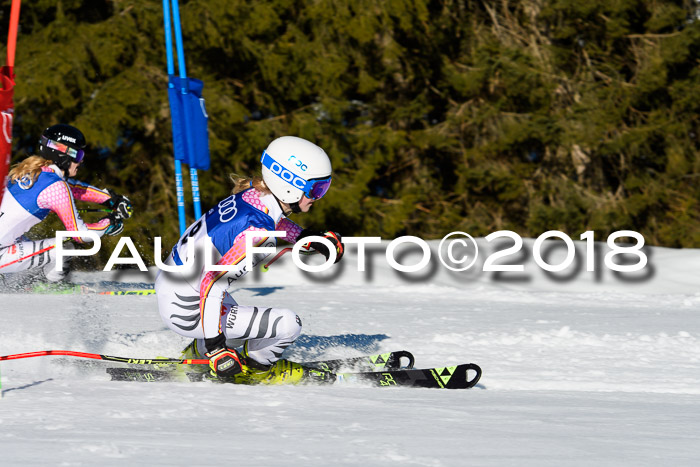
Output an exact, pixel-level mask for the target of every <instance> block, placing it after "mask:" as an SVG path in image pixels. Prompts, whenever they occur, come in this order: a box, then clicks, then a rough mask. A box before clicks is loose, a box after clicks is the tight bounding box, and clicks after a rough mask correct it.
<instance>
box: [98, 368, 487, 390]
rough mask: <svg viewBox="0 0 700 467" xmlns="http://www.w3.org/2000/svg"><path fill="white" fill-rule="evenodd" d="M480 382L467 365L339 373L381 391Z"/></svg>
mask: <svg viewBox="0 0 700 467" xmlns="http://www.w3.org/2000/svg"><path fill="white" fill-rule="evenodd" d="M107 373H109V374H110V375H111V377H112V381H138V382H145V383H152V382H157V381H205V380H210V379H211V377H210V376H209V374H208V373H193V372H179V371H164V370H142V369H133V368H107ZM479 378H481V368H479V366H478V365H476V364H474V363H466V364H462V365H455V366H448V367H441V368H426V369H403V370H388V371H377V372H363V373H338V374H337V380H336V383H340V384H345V383H351V384H352V383H360V384H370V385H372V386H377V387H391V386H405V387H419V388H445V389H468V388H471V387H474V386H475V385H476V383H477V382H478V381H479ZM214 381H216V379H214ZM219 382H220V381H219Z"/></svg>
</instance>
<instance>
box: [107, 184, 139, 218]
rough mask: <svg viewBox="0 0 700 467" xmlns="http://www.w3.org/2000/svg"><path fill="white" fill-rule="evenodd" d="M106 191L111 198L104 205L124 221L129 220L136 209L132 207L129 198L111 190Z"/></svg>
mask: <svg viewBox="0 0 700 467" xmlns="http://www.w3.org/2000/svg"><path fill="white" fill-rule="evenodd" d="M106 191H107V193H109V194H110V196H111V198H109V199H108V200H107V201H104V202H103V203H102V204H103V205H104V206H107V207H108V208H109V209H111V210H112V212H113V213H114V214H116V215H117V216H119V217H120V218H122V219H128V218H130V217H131V216H132V215H133V214H134V208H133V207H132V206H131V201H130V200H129V198H127V197H126V196H122V195H118V194H116V193H114V192H111V191H109V190H106Z"/></svg>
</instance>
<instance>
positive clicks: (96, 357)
mask: <svg viewBox="0 0 700 467" xmlns="http://www.w3.org/2000/svg"><path fill="white" fill-rule="evenodd" d="M47 355H64V356H68V357H79V358H92V359H94V360H105V361H108V362H118V363H131V364H135V365H154V364H172V365H208V364H209V360H206V359H203V358H202V359H189V358H186V359H180V358H130V357H112V356H109V355H100V354H96V353H87V352H75V351H73V350H42V351H39V352H27V353H18V354H14V355H0V361H2V360H18V359H20V358H31V357H45V356H47Z"/></svg>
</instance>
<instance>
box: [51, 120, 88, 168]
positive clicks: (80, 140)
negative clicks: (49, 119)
mask: <svg viewBox="0 0 700 467" xmlns="http://www.w3.org/2000/svg"><path fill="white" fill-rule="evenodd" d="M85 144H86V143H85V136H83V133H82V132H81V131H80V130H78V129H77V128H76V127H74V126H71V125H66V124H63V123H59V124H58V125H53V126H50V127H48V128H47V129H45V130H44V132H43V133H42V134H41V138H40V139H39V154H41V157H43V158H44V159H49V160H51V161H54V162H55V163H56V165H57V166H58V168H59V169H61V170H63V171H64V172H66V171H67V170H68V169H69V168H70V164H71V162H80V161H82V160H83V155H84V154H85V152H84V151H83V149H84V148H85Z"/></svg>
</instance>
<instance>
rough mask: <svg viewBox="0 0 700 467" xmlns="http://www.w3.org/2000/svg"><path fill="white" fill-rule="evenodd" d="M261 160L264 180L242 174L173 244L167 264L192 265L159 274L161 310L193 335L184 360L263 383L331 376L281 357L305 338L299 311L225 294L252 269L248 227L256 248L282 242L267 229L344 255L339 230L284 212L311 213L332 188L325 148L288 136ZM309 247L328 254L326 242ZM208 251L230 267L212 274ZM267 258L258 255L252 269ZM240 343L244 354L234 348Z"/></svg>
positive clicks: (172, 323)
mask: <svg viewBox="0 0 700 467" xmlns="http://www.w3.org/2000/svg"><path fill="white" fill-rule="evenodd" d="M261 163H262V178H259V177H256V178H252V179H237V180H236V186H235V188H234V194H233V195H231V196H229V197H228V198H226V199H223V200H222V201H221V202H219V203H218V204H217V205H216V206H214V207H213V208H212V209H210V210H209V211H208V212H207V213H206V214H205V215H204V216H202V217H201V218H200V219H198V220H197V221H196V222H195V223H194V224H192V225H191V226H189V228H188V229H187V230H186V231H185V233H184V234H183V236H182V237H181V238H180V240H179V241H178V242H177V244H176V245H175V246H174V247H173V249H172V252H171V253H170V255H169V257H168V259H167V260H166V262H165V264H166V265H168V266H176V265H177V266H182V265H185V264H186V261H187V264H190V262H191V261H194V263H193V264H192V265H191V266H189V267H188V266H184V267H183V268H182V269H181V270H180V271H178V272H166V271H163V270H161V271H159V272H158V276H157V277H156V283H155V289H156V293H157V297H158V308H159V311H160V315H161V317H162V319H163V321H164V322H165V323H166V324H167V326H168V327H169V328H170V329H172V330H173V331H175V332H176V333H178V334H180V335H183V336H186V337H192V338H194V339H195V340H194V341H193V342H192V344H190V345H189V346H188V347H187V348H186V349H185V351H184V353H185V358H202V356H204V355H205V356H206V357H207V358H209V360H210V367H211V370H212V372H213V373H215V374H216V375H218V376H223V377H233V378H234V379H235V380H237V381H241V382H260V383H265V384H277V383H296V382H298V381H301V380H302V379H304V378H312V379H316V380H324V379H328V378H330V375H329V374H328V373H327V372H323V371H319V370H316V369H310V368H305V367H303V366H302V365H300V364H298V363H294V362H289V361H287V360H280V357H281V355H282V352H284V349H285V348H287V347H288V346H289V345H291V344H292V343H293V342H294V341H295V340H296V338H297V337H299V334H300V332H301V319H300V318H299V316H297V315H296V314H295V313H294V312H293V311H291V310H288V309H284V308H268V307H257V306H242V305H239V304H237V303H236V301H235V300H234V298H233V297H232V296H231V295H230V294H229V293H228V292H227V289H228V288H229V287H231V285H232V284H233V283H234V282H235V281H236V280H237V279H239V278H240V277H241V276H243V275H244V274H246V273H248V272H249V271H248V270H247V267H246V263H247V261H246V254H247V253H246V248H245V243H246V241H245V235H246V234H247V233H248V232H260V234H259V235H255V236H254V237H253V245H254V246H274V245H276V238H275V237H270V236H268V235H266V234H265V232H266V231H275V230H276V231H285V232H286V236H285V237H284V239H285V240H286V241H288V242H290V243H294V242H296V241H298V240H300V239H303V238H305V237H309V236H312V235H313V236H320V237H324V238H326V239H327V240H329V241H330V242H331V244H332V245H333V246H334V248H335V250H336V262H337V261H338V260H340V258H341V257H342V255H343V250H344V247H343V244H342V242H341V238H340V235H338V234H337V233H335V232H331V231H326V232H312V231H309V230H302V228H301V227H299V226H298V225H297V224H295V223H294V222H292V221H290V220H289V219H287V217H286V216H288V215H290V214H292V213H302V212H308V211H309V209H311V206H312V205H313V204H314V203H315V202H317V201H318V200H320V199H321V198H322V197H323V196H324V195H325V194H326V192H327V191H328V188H329V187H330V184H331V162H330V160H329V158H328V156H327V155H326V153H325V152H324V151H323V149H321V148H320V147H318V146H317V145H315V144H313V143H311V142H309V141H307V140H305V139H302V138H297V137H294V136H283V137H281V138H278V139H276V140H274V141H272V142H271V143H270V145H269V146H268V148H267V149H266V150H265V151H263V153H262V158H261ZM309 246H310V248H312V249H315V250H317V251H319V252H320V253H322V254H323V255H324V256H326V258H329V256H330V251H329V250H328V248H327V247H326V246H325V245H324V244H323V243H321V242H311V243H310V244H309ZM205 255H209V256H208V257H209V258H211V261H212V262H213V263H215V264H217V265H227V269H228V271H207V270H206V269H205V265H204V261H203V260H202V259H203V257H204V256H205ZM267 256H268V255H266V254H255V255H253V258H252V264H253V266H255V265H257V264H259V263H260V262H261V261H263V260H264V259H265V258H266V257H267ZM210 264H211V263H210ZM241 344H242V345H243V347H242V350H241V351H240V352H239V351H237V350H236V349H235V348H234V347H237V346H239V345H241Z"/></svg>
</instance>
